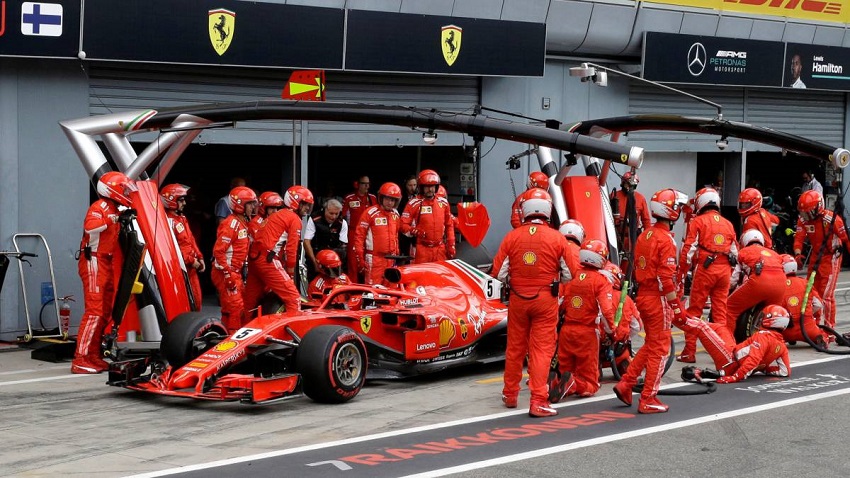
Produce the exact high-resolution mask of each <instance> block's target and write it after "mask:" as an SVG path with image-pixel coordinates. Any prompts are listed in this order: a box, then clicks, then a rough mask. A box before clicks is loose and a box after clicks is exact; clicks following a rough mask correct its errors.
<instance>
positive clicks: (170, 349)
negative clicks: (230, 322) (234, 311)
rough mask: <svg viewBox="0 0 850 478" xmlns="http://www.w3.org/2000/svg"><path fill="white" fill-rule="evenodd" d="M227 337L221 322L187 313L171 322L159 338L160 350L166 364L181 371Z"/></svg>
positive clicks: (204, 315)
mask: <svg viewBox="0 0 850 478" xmlns="http://www.w3.org/2000/svg"><path fill="white" fill-rule="evenodd" d="M227 336H228V333H227V328H226V327H225V326H224V324H223V323H222V322H221V318H220V317H217V316H214V315H210V314H208V313H203V312H186V313H183V314H180V315H178V316H177V317H175V318H174V320H172V321H171V322H170V323H169V324H168V327H166V328H165V333H164V334H162V342H160V345H159V349H160V352H161V353H162V356H163V357H165V359H166V360H167V361H168V364H169V365H171V366H172V367H174V368H179V367H182V366H183V365H186V364H187V363H189V362H190V361H192V360H193V359H195V358H197V357H198V356H200V355H201V354H202V353H204V352H205V351H207V350H208V349H210V348H211V347H212V346H214V345H215V344H217V343H219V342H221V341H222V340H223V339H224V338H225V337H227Z"/></svg>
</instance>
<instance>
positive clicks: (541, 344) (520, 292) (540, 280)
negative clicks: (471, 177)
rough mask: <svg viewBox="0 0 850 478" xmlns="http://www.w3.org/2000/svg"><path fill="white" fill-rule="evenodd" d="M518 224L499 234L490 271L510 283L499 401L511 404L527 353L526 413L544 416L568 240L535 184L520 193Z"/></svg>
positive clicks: (565, 275)
mask: <svg viewBox="0 0 850 478" xmlns="http://www.w3.org/2000/svg"><path fill="white" fill-rule="evenodd" d="M522 196H523V197H522V199H521V200H520V209H521V210H522V217H523V221H524V222H523V225H522V226H520V227H518V228H516V229H514V230H512V231H510V232H509V233H508V234H507V235H506V236H505V238H504V239H503V240H502V243H501V245H500V246H499V250H498V252H496V256H495V258H494V259H493V266H492V269H491V272H490V273H491V274H492V275H493V276H494V277H496V278H497V279H499V280H501V281H502V282H506V283H508V285H509V286H510V288H511V290H510V301H509V303H508V343H507V349H506V350H505V375H504V388H503V389H502V401H503V402H504V404H505V406H506V407H508V408H516V406H517V401H518V395H519V387H520V380H521V379H522V366H523V362H524V361H525V358H526V356H528V377H529V382H528V387H529V389H530V390H531V403H530V407H529V410H528V413H529V415H531V416H534V417H548V416H552V415H557V414H558V411H557V410H555V409H554V408H552V406H551V405H550V404H549V390H548V387H547V383H546V382H547V378H548V375H549V363H550V362H551V361H552V356H553V354H554V353H555V348H556V345H557V325H558V285H559V283H563V282H567V281H569V280H570V279H571V278H572V277H573V272H575V271H574V270H570V269H569V266H568V264H569V263H570V262H571V258H570V256H569V249H568V248H567V240H566V239H564V236H562V235H561V233H559V232H558V231H556V230H554V229H552V228H551V227H550V226H549V218H550V217H551V215H552V198H551V196H549V193H547V192H546V191H544V190H542V189H539V188H534V189H529V190H528V191H526V192H524V193H523V194H522Z"/></svg>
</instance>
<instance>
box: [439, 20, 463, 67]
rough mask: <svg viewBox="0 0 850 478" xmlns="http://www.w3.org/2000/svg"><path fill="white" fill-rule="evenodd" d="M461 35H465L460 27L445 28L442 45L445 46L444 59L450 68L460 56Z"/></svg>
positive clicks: (448, 26) (449, 26)
mask: <svg viewBox="0 0 850 478" xmlns="http://www.w3.org/2000/svg"><path fill="white" fill-rule="evenodd" d="M461 35H463V30H462V29H461V28H460V27H458V26H455V25H446V26H444V27H443V30H442V36H441V37H440V40H441V42H440V43H441V44H442V45H443V58H444V59H445V60H446V63H448V65H449V66H452V65H453V64H454V62H455V60H457V57H458V55H460V37H461Z"/></svg>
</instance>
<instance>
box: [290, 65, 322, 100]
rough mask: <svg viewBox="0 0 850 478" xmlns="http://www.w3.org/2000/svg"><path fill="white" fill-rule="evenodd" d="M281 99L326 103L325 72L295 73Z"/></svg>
mask: <svg viewBox="0 0 850 478" xmlns="http://www.w3.org/2000/svg"><path fill="white" fill-rule="evenodd" d="M281 97H282V98H283V99H285V100H301V101H325V71H324V70H298V71H293V72H292V75H290V77H289V81H287V82H286V86H284V87H283V93H282V94H281Z"/></svg>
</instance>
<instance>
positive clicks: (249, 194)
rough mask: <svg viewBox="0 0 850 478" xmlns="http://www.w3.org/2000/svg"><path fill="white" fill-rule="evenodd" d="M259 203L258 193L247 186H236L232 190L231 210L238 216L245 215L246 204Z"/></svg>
mask: <svg viewBox="0 0 850 478" xmlns="http://www.w3.org/2000/svg"><path fill="white" fill-rule="evenodd" d="M251 202H254V203H256V202H257V193H255V192H254V190H253V189H251V188H249V187H246V186H236V187H235V188H233V189H231V190H230V210H231V211H233V212H235V213H236V214H245V204H248V203H251Z"/></svg>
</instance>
